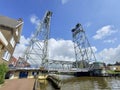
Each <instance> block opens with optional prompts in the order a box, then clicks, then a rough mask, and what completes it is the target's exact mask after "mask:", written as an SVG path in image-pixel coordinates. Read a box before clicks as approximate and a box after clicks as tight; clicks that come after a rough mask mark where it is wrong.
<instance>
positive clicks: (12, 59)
mask: <svg viewBox="0 0 120 90" xmlns="http://www.w3.org/2000/svg"><path fill="white" fill-rule="evenodd" d="M17 61H18V60H17V59H16V58H15V57H14V56H12V57H11V59H10V61H9V67H12V68H13V67H15V66H16V64H17Z"/></svg>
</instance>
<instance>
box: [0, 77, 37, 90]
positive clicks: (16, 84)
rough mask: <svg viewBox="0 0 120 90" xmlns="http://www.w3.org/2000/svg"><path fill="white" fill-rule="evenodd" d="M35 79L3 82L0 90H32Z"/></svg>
mask: <svg viewBox="0 0 120 90" xmlns="http://www.w3.org/2000/svg"><path fill="white" fill-rule="evenodd" d="M34 82H35V79H27V78H24V79H11V80H5V83H4V85H2V86H1V87H0V90H33V86H34Z"/></svg>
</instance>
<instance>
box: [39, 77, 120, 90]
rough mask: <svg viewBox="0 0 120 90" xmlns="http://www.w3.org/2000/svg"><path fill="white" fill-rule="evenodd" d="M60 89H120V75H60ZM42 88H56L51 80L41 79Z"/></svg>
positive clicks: (42, 89)
mask: <svg viewBox="0 0 120 90" xmlns="http://www.w3.org/2000/svg"><path fill="white" fill-rule="evenodd" d="M59 77H60V78H61V89H60V90H120V84H119V83H120V77H73V76H67V75H59ZM40 89H41V90H56V89H55V88H54V87H53V86H52V84H51V82H49V81H47V80H40Z"/></svg>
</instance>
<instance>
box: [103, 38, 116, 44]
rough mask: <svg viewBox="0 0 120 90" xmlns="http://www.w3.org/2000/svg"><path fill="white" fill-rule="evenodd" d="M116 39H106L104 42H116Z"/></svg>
mask: <svg viewBox="0 0 120 90" xmlns="http://www.w3.org/2000/svg"><path fill="white" fill-rule="evenodd" d="M116 41H117V38H113V39H108V40H104V43H115V42H116Z"/></svg>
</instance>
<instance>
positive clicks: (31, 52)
mask: <svg viewBox="0 0 120 90" xmlns="http://www.w3.org/2000/svg"><path fill="white" fill-rule="evenodd" d="M51 16H52V12H50V11H47V12H46V13H45V16H44V17H43V19H42V20H41V21H40V22H39V24H38V26H37V29H36V31H35V33H34V34H33V35H32V37H31V39H30V41H29V44H28V45H27V49H26V51H25V53H24V56H23V57H22V58H21V59H24V61H27V62H29V63H31V64H37V65H38V66H39V67H46V66H47V64H48V40H49V32H50V20H51Z"/></svg>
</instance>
